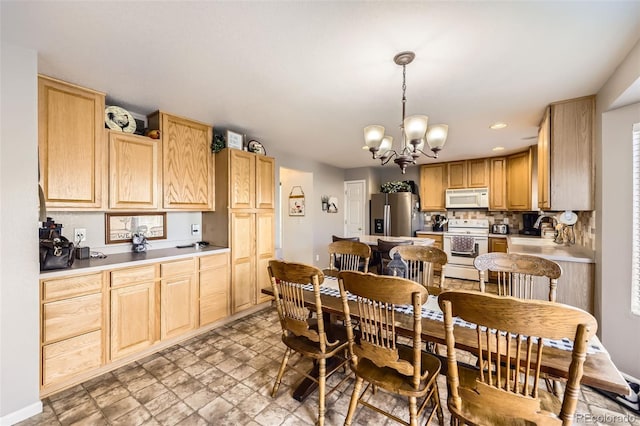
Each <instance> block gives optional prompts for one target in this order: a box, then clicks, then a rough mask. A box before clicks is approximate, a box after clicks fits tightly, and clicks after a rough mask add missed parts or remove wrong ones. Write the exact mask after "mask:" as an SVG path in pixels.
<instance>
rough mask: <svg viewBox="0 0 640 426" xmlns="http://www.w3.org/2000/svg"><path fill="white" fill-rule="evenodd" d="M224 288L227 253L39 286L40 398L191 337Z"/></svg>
mask: <svg viewBox="0 0 640 426" xmlns="http://www.w3.org/2000/svg"><path fill="white" fill-rule="evenodd" d="M230 289H231V284H230V281H229V254H228V253H227V252H223V253H211V254H205V253H203V254H202V255H201V256H196V257H191V258H186V259H179V260H174V261H167V262H158V263H152V264H146V265H142V266H131V267H127V268H117V269H111V270H104V271H100V272H97V273H91V274H85V275H82V274H80V275H73V276H69V277H60V278H50V279H47V278H45V279H42V280H40V295H41V296H40V298H41V306H40V309H41V324H40V329H41V332H40V342H41V363H42V365H41V382H40V394H41V396H48V395H51V394H53V393H55V392H58V391H61V390H64V389H66V388H68V387H70V386H73V385H76V384H78V383H81V382H83V381H86V380H88V379H90V378H92V377H94V376H97V375H99V374H103V373H105V372H107V371H109V370H111V369H113V368H116V367H118V366H121V365H124V364H125V363H127V362H130V361H133V360H135V359H138V358H140V357H141V356H146V355H148V354H150V353H153V352H155V351H157V350H159V349H162V348H164V347H166V346H168V345H171V344H174V343H176V342H179V341H180V340H181V339H184V338H186V337H189V336H194V335H197V334H198V333H199V330H198V327H203V326H205V325H211V324H213V323H215V322H216V321H220V320H223V319H224V318H226V317H228V316H229V315H230V314H231V297H230ZM251 297H254V295H253V293H251ZM251 300H253V299H251Z"/></svg>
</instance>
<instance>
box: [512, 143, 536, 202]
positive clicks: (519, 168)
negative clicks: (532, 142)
mask: <svg viewBox="0 0 640 426" xmlns="http://www.w3.org/2000/svg"><path fill="white" fill-rule="evenodd" d="M507 207H508V208H509V210H531V155H530V153H529V151H525V152H521V153H518V154H514V155H510V156H508V157H507Z"/></svg>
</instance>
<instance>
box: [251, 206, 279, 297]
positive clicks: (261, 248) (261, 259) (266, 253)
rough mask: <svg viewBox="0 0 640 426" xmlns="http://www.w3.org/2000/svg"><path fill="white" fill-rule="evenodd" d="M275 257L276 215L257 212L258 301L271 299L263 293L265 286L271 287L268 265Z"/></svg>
mask: <svg viewBox="0 0 640 426" xmlns="http://www.w3.org/2000/svg"><path fill="white" fill-rule="evenodd" d="M274 257H275V215H274V214H273V212H263V213H258V214H256V283H257V285H256V303H261V302H266V301H268V300H271V299H272V297H271V296H267V295H265V294H263V293H262V289H263V288H271V280H270V279H269V273H268V272H267V267H268V266H269V261H270V260H271V259H273V258H274Z"/></svg>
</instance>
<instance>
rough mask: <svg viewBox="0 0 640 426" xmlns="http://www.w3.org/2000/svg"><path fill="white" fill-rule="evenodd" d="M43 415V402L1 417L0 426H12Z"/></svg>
mask: <svg viewBox="0 0 640 426" xmlns="http://www.w3.org/2000/svg"><path fill="white" fill-rule="evenodd" d="M40 413H42V401H38V402H34V403H33V404H31V405H28V406H26V407H24V408H21V409H19V410H18V411H14V412H13V413H9V414H7V415H6V416H2V417H0V426H10V425H14V424H16V423H18V422H21V421H23V420H26V419H28V418H29V417H31V416H35V415H36V414H40Z"/></svg>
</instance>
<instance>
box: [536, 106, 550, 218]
mask: <svg viewBox="0 0 640 426" xmlns="http://www.w3.org/2000/svg"><path fill="white" fill-rule="evenodd" d="M550 125H551V122H550V109H549V108H547V109H546V110H545V114H544V118H543V119H542V123H540V130H539V131H538V207H539V208H540V209H548V208H550V207H551V205H550V202H551V200H550V198H549V189H550V188H549V183H550V180H549V179H550V177H551V168H550V167H551V166H550V163H549V154H550V152H549V148H550V145H549V137H550V131H551V129H550V127H549V126H550Z"/></svg>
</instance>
